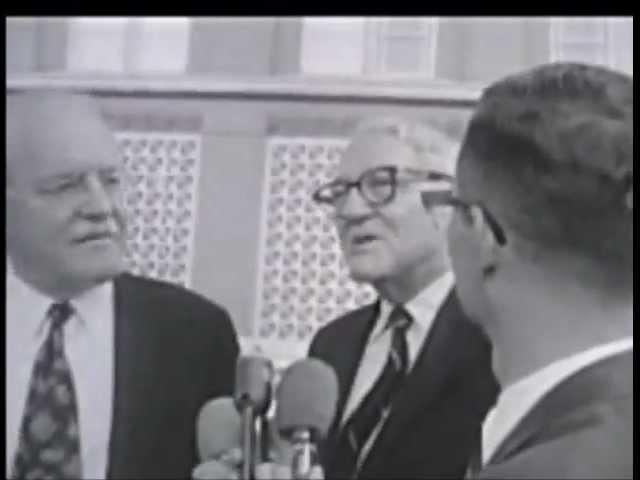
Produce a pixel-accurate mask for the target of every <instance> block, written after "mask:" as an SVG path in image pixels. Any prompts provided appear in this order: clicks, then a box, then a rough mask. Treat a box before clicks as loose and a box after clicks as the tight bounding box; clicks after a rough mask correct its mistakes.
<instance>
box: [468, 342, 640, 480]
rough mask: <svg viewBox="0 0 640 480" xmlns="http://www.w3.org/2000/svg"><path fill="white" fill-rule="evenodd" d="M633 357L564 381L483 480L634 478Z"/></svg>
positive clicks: (499, 453)
mask: <svg viewBox="0 0 640 480" xmlns="http://www.w3.org/2000/svg"><path fill="white" fill-rule="evenodd" d="M632 477H633V352H630V353H623V354H619V355H616V356H614V357H611V358H608V359H605V360H602V361H600V362H597V363H596V364H594V365H591V366H589V367H587V368H585V369H583V370H581V371H579V372H578V373H576V374H574V375H572V376H571V377H570V378H568V379H567V380H565V381H564V382H562V383H561V384H560V385H558V386H557V387H556V388H554V389H553V390H552V391H551V392H549V393H548V394H547V395H546V396H545V397H544V398H543V399H542V400H541V401H540V402H538V404H537V405H536V406H535V407H534V408H533V410H531V412H529V413H528V414H527V415H526V416H525V417H524V418H523V419H522V421H521V422H520V423H519V425H518V426H517V427H516V428H515V429H514V431H513V432H512V433H511V434H510V435H509V436H508V437H507V438H506V439H505V441H504V442H503V443H502V444H501V445H500V446H499V447H498V450H497V451H496V453H495V454H494V455H493V457H492V458H490V459H489V463H488V465H487V466H486V467H485V469H484V470H483V471H482V472H480V478H632Z"/></svg>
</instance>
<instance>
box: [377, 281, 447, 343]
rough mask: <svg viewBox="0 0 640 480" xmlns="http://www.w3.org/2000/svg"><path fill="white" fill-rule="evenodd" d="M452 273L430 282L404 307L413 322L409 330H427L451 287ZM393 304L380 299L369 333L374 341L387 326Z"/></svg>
mask: <svg viewBox="0 0 640 480" xmlns="http://www.w3.org/2000/svg"><path fill="white" fill-rule="evenodd" d="M453 283H454V278H453V272H451V271H447V272H445V273H444V274H443V275H441V276H440V277H438V278H437V279H436V280H434V281H433V282H431V283H430V284H429V285H428V286H427V287H426V288H424V289H423V290H421V291H420V293H418V295H416V296H415V297H414V298H413V299H411V300H410V301H408V302H407V303H406V304H405V305H404V307H405V308H406V310H407V311H408V312H409V313H410V314H411V317H412V319H413V322H412V324H411V327H410V328H414V326H416V327H417V328H420V329H424V330H428V329H429V328H430V327H431V324H432V323H433V319H434V317H435V313H437V310H438V309H439V308H440V306H441V305H442V302H443V301H444V299H445V298H446V297H447V295H448V294H449V292H450V291H451V288H452V287H453ZM394 306H395V305H394V304H392V303H391V302H389V301H388V300H387V299H385V298H381V299H380V314H379V315H378V320H377V322H376V325H375V327H374V329H373V332H372V333H371V338H372V339H376V338H378V337H379V336H380V335H382V334H383V333H384V331H385V327H386V325H387V319H388V318H389V315H391V311H392V310H393V308H394Z"/></svg>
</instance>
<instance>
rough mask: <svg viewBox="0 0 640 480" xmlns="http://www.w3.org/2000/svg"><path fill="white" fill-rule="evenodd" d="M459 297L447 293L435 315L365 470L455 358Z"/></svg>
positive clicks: (429, 396) (425, 401) (380, 458)
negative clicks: (453, 346) (454, 344)
mask: <svg viewBox="0 0 640 480" xmlns="http://www.w3.org/2000/svg"><path fill="white" fill-rule="evenodd" d="M461 315H462V313H461V312H460V309H459V305H458V300H457V298H456V297H455V295H454V294H453V293H451V294H449V296H448V297H447V299H446V300H445V302H444V304H443V305H442V307H441V309H440V311H439V312H438V314H437V315H436V318H435V319H434V323H433V326H432V330H431V332H429V335H428V337H427V339H426V341H425V342H424V344H423V345H422V348H421V350H420V354H419V355H418V358H417V359H416V363H415V365H414V367H413V369H412V370H411V372H410V373H409V376H408V377H407V380H406V383H405V385H404V386H403V388H402V390H401V391H400V392H399V393H398V398H397V399H396V400H395V401H394V403H393V407H392V410H391V414H390V415H389V418H388V419H387V421H386V423H385V424H384V426H383V428H382V430H381V431H380V434H379V436H378V438H377V439H376V442H375V443H374V445H373V448H372V449H371V451H370V452H369V454H368V455H367V459H366V460H365V462H364V464H363V466H362V472H363V475H364V476H366V471H367V470H369V469H371V470H375V464H376V462H384V461H386V460H385V458H384V455H381V454H380V452H388V451H389V449H390V448H391V446H392V445H393V443H394V442H396V440H397V439H398V437H399V436H401V435H402V434H403V432H405V429H406V428H407V425H408V424H409V423H410V422H411V418H412V417H413V416H414V414H415V412H416V410H421V409H425V408H427V407H428V405H429V403H430V402H431V401H432V400H433V399H434V398H437V396H438V392H439V391H440V389H441V388H442V386H443V385H444V382H445V380H446V378H447V376H448V373H449V371H450V369H451V368H453V367H454V364H455V362H454V361H453V360H454V359H453V358H452V355H454V354H455V351H456V349H455V348H451V345H452V344H453V343H454V342H455V331H456V326H457V325H458V323H459V321H460V318H461V317H460V316H461Z"/></svg>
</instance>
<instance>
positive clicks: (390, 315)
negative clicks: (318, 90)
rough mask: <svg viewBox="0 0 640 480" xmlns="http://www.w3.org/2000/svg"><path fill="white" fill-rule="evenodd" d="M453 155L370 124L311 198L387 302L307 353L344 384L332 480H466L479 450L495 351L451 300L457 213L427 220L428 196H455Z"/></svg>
mask: <svg viewBox="0 0 640 480" xmlns="http://www.w3.org/2000/svg"><path fill="white" fill-rule="evenodd" d="M457 150H458V145H457V144H456V142H455V141H453V140H452V139H451V138H449V137H448V136H447V135H445V134H443V133H442V132H440V131H438V129H436V128H434V127H432V126H430V125H428V124H423V123H420V122H412V121H407V120H403V119H399V118H378V119H372V120H368V121H366V122H364V123H363V124H362V125H360V126H359V127H358V129H357V131H356V132H355V134H354V136H353V138H352V140H351V142H350V144H349V146H348V147H347V149H346V151H345V153H344V155H343V157H342V159H341V161H340V165H339V167H338V172H337V173H338V174H337V177H336V178H335V179H334V180H332V181H331V182H330V183H328V184H326V185H323V186H321V187H320V188H319V189H318V190H317V191H316V193H315V195H314V199H315V200H316V202H317V203H318V204H319V205H321V206H323V207H324V208H326V209H327V211H328V213H329V214H330V215H331V217H332V219H333V220H334V223H335V226H336V230H337V232H338V237H339V240H340V245H341V248H342V252H343V255H344V258H345V261H346V264H347V266H348V268H349V273H350V275H351V277H352V278H353V279H354V280H356V281H358V282H364V283H367V284H369V285H371V286H372V287H373V288H375V290H376V292H377V293H378V296H379V297H378V299H377V300H376V301H375V302H374V303H373V304H370V305H366V306H364V307H362V308H359V309H357V310H355V311H352V312H349V313H347V314H345V315H343V316H341V317H340V318H337V319H335V320H333V321H331V322H329V323H328V324H327V325H326V326H325V327H323V328H322V329H321V330H320V331H319V332H318V333H317V334H316V335H315V337H314V339H313V341H312V344H311V347H310V350H309V355H310V356H312V357H316V358H319V359H322V360H324V361H325V362H327V363H328V364H329V365H331V366H332V367H333V368H334V369H335V371H336V373H337V376H338V380H339V386H340V395H339V401H338V408H337V415H336V418H335V421H334V425H333V427H332V428H331V431H330V433H329V436H328V439H327V441H326V443H325V445H324V449H323V460H324V462H323V466H324V468H325V473H326V477H327V478H362V479H366V478H460V477H462V475H463V474H464V472H465V469H466V466H467V462H468V459H469V456H470V454H471V451H473V450H474V449H475V448H476V447H477V445H478V444H479V442H480V429H481V424H482V420H483V419H484V416H485V414H486V413H487V411H488V410H489V408H490V407H491V405H492V404H493V402H494V400H495V396H496V393H497V384H496V381H495V378H494V376H493V373H492V371H491V349H490V345H489V343H488V342H487V340H486V338H485V337H484V336H483V334H482V332H481V331H480V330H479V329H478V328H477V327H476V326H474V325H473V324H471V323H470V322H469V321H468V319H467V318H466V317H465V316H464V314H463V313H462V311H461V309H460V304H459V302H458V299H457V295H456V293H455V289H454V286H453V275H452V273H451V267H450V259H449V256H448V253H447V246H446V231H447V226H448V223H449V220H450V217H451V211H450V209H449V208H442V207H435V208H433V209H430V210H429V212H428V214H427V215H425V213H424V210H423V207H422V204H421V196H420V192H422V191H425V190H427V191H432V190H438V189H441V188H448V186H449V185H450V179H451V173H452V172H453V168H454V165H455V156H456V153H457Z"/></svg>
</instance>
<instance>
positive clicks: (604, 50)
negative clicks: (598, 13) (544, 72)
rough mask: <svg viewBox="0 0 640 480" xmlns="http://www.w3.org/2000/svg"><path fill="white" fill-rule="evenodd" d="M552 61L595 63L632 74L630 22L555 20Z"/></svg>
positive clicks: (599, 19)
mask: <svg viewBox="0 0 640 480" xmlns="http://www.w3.org/2000/svg"><path fill="white" fill-rule="evenodd" d="M551 60H552V61H576V62H584V63H594V64H599V65H605V66H609V67H612V68H616V69H620V70H623V71H626V72H628V73H631V74H632V73H633V20H632V19H624V18H595V17H594V18H554V19H552V20H551Z"/></svg>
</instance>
